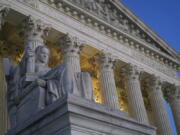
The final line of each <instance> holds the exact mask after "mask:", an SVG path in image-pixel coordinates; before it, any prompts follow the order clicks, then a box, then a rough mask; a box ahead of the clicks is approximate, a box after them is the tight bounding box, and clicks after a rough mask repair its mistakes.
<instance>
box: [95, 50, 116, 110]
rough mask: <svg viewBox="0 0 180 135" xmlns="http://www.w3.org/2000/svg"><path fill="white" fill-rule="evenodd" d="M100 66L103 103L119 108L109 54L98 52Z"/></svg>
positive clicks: (111, 60)
mask: <svg viewBox="0 0 180 135" xmlns="http://www.w3.org/2000/svg"><path fill="white" fill-rule="evenodd" d="M97 60H98V63H99V67H100V85H101V90H102V95H103V102H104V104H106V105H108V106H110V107H112V108H113V109H119V102H118V96H117V91H116V85H115V80H114V72H113V69H112V66H113V63H112V62H113V59H112V57H111V56H110V55H109V54H100V55H99V56H98V57H97Z"/></svg>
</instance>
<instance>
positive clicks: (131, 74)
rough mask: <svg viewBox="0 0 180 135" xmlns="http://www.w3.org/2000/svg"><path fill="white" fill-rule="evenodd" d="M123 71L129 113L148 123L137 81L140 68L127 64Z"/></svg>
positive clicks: (141, 121) (139, 120)
mask: <svg viewBox="0 0 180 135" xmlns="http://www.w3.org/2000/svg"><path fill="white" fill-rule="evenodd" d="M125 73H126V78H127V96H128V107H129V112H130V113H129V114H130V116H132V117H133V118H135V119H136V120H137V121H138V122H140V123H143V124H148V117H147V112H146V109H145V105H144V100H143V96H142V93H141V87H140V81H139V75H140V70H139V69H138V68H137V67H136V66H134V65H130V64H128V65H127V66H126V67H125Z"/></svg>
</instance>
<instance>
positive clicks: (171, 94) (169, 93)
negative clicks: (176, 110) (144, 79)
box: [164, 85, 180, 101]
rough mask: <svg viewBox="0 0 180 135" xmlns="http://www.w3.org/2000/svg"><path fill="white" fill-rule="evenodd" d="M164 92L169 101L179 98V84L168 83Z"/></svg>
mask: <svg viewBox="0 0 180 135" xmlns="http://www.w3.org/2000/svg"><path fill="white" fill-rule="evenodd" d="M164 92H165V96H166V97H167V99H168V100H169V101H174V100H180V86H175V85H169V86H167V87H166V88H165V91H164Z"/></svg>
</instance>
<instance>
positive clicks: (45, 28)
mask: <svg viewBox="0 0 180 135" xmlns="http://www.w3.org/2000/svg"><path fill="white" fill-rule="evenodd" d="M50 27H51V25H49V24H46V23H44V22H43V21H41V20H40V19H35V18H33V17H32V16H27V17H26V18H25V19H24V20H23V22H22V29H21V30H22V31H21V32H22V33H23V35H24V37H25V40H28V41H32V40H43V38H44V37H45V36H47V35H48V32H49V31H50Z"/></svg>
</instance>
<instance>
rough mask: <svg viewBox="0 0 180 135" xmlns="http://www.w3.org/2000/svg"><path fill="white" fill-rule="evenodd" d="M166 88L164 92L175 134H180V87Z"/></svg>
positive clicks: (170, 86) (171, 86)
mask: <svg viewBox="0 0 180 135" xmlns="http://www.w3.org/2000/svg"><path fill="white" fill-rule="evenodd" d="M168 86H169V87H168ZM168 86H167V87H166V91H165V92H166V96H167V98H168V101H169V104H170V106H171V110H172V113H173V116H174V121H175V124H176V129H177V132H178V134H180V86H175V85H168Z"/></svg>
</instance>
